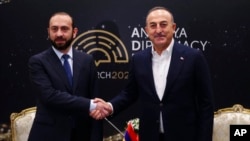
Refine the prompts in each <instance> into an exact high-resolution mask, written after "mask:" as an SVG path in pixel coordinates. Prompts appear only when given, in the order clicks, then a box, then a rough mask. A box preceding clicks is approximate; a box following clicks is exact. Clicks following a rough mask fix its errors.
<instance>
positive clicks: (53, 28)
mask: <svg viewBox="0 0 250 141" xmlns="http://www.w3.org/2000/svg"><path fill="white" fill-rule="evenodd" d="M76 34H77V28H73V21H72V18H71V17H70V16H69V15H66V14H63V13H62V14H57V15H54V16H52V17H51V19H50V22H49V27H48V35H49V40H50V41H51V43H52V45H53V46H54V47H55V48H56V49H58V50H60V51H62V52H67V51H68V49H69V48H70V44H71V42H72V41H73V40H74V38H75V37H76Z"/></svg>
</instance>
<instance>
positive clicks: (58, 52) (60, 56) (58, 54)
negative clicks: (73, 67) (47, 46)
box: [52, 46, 73, 59]
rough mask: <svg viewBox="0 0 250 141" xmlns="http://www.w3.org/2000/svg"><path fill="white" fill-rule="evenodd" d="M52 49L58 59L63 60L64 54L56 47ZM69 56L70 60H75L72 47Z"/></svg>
mask: <svg viewBox="0 0 250 141" xmlns="http://www.w3.org/2000/svg"><path fill="white" fill-rule="evenodd" d="M52 49H53V50H54V52H55V53H56V55H57V57H58V58H59V59H61V58H62V56H63V53H62V52H60V51H59V50H57V49H56V48H55V47H54V46H52ZM67 54H68V55H69V56H70V58H73V54H72V47H70V49H69V52H68V53H67Z"/></svg>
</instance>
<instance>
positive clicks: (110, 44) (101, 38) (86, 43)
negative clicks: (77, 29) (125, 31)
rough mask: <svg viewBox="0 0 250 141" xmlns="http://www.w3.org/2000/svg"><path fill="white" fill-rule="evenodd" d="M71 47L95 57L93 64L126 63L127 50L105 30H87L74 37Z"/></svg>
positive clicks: (114, 36)
mask: <svg viewBox="0 0 250 141" xmlns="http://www.w3.org/2000/svg"><path fill="white" fill-rule="evenodd" d="M71 45H72V46H73V47H75V48H76V49H78V50H80V51H84V52H86V53H88V54H92V55H93V56H94V58H95V65H96V66H99V65H100V64H105V63H111V62H114V63H128V60H129V59H128V52H127V50H126V47H125V45H124V44H123V42H122V41H121V40H120V39H119V38H118V37H117V36H116V35H114V34H113V33H111V32H108V31H105V30H89V31H87V32H84V33H82V34H80V35H79V36H77V37H76V39H75V40H74V41H73V42H72V44H71Z"/></svg>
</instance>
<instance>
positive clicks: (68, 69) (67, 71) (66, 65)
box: [62, 54, 72, 86]
mask: <svg viewBox="0 0 250 141" xmlns="http://www.w3.org/2000/svg"><path fill="white" fill-rule="evenodd" d="M62 58H63V59H64V62H63V67H64V69H65V72H66V74H67V77H68V80H69V83H70V85H71V86H72V73H71V68H70V65H69V61H68V59H69V55H68V54H64V55H63V56H62Z"/></svg>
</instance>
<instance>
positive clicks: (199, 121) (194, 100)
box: [110, 42, 214, 141]
mask: <svg viewBox="0 0 250 141" xmlns="http://www.w3.org/2000/svg"><path fill="white" fill-rule="evenodd" d="M151 50H152V49H151V48H147V49H146V50H144V51H142V52H139V53H137V54H135V55H134V56H133V57H132V60H131V69H130V72H129V80H128V85H127V87H126V88H125V89H124V90H123V91H122V92H121V93H120V94H119V95H118V96H116V97H115V98H114V99H112V100H111V101H110V102H111V103H112V105H113V108H114V115H115V114H117V113H118V112H120V111H122V110H124V109H125V108H127V106H128V105H130V104H131V103H133V102H135V101H136V100H137V99H138V100H139V103H140V104H139V105H140V107H139V109H140V111H139V112H140V116H139V118H140V129H139V139H140V141H157V140H159V139H158V138H159V115H160V111H161V112H162V117H163V126H164V131H165V132H164V139H165V140H166V141H212V129H213V111H214V110H213V94H212V85H211V78H210V74H209V68H208V65H207V62H206V61H205V58H204V56H203V54H202V53H201V52H200V51H198V50H196V49H192V48H190V47H187V46H184V45H181V44H178V43H176V42H175V43H174V46H173V52H172V58H171V62H170V67H169V73H168V76H167V78H166V79H167V85H166V88H165V92H164V96H163V99H162V100H160V99H159V98H158V96H157V93H156V90H155V86H154V78H153V72H152V53H151ZM156 85H157V84H156Z"/></svg>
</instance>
